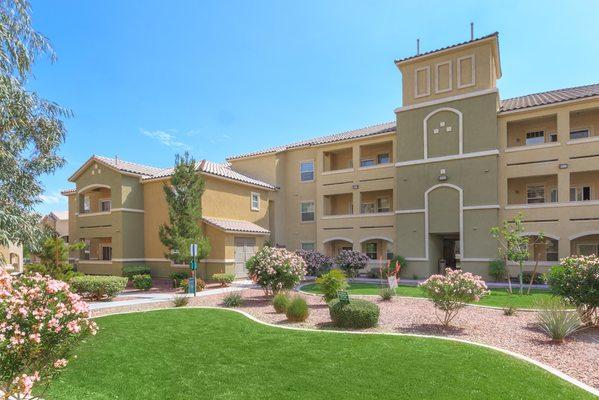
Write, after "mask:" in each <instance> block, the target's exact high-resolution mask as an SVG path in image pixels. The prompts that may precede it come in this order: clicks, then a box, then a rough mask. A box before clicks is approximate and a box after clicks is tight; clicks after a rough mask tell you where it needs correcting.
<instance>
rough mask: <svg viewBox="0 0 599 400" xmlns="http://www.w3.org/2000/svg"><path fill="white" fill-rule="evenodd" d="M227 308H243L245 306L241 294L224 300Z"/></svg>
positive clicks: (234, 294)
mask: <svg viewBox="0 0 599 400" xmlns="http://www.w3.org/2000/svg"><path fill="white" fill-rule="evenodd" d="M223 304H224V305H225V307H241V306H242V305H243V297H242V296H241V294H240V293H237V292H235V293H231V294H228V295H226V296H225V297H224V298H223Z"/></svg>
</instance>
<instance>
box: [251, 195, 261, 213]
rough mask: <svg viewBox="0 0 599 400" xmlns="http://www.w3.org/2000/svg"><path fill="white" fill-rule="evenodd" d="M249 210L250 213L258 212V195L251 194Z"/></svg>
mask: <svg viewBox="0 0 599 400" xmlns="http://www.w3.org/2000/svg"><path fill="white" fill-rule="evenodd" d="M250 208H251V209H252V211H260V193H256V192H252V198H251V200H250Z"/></svg>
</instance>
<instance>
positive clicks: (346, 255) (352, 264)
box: [335, 250, 369, 278]
mask: <svg viewBox="0 0 599 400" xmlns="http://www.w3.org/2000/svg"><path fill="white" fill-rule="evenodd" d="M368 260H369V258H368V256H367V255H366V254H364V253H360V252H359V251H353V250H341V251H340V252H339V254H338V255H337V258H336V259H335V262H336V263H337V265H338V266H339V268H341V269H342V270H343V271H345V273H346V274H347V276H349V277H350V278H355V277H356V276H358V272H359V271H360V270H361V269H364V268H366V267H367V266H368Z"/></svg>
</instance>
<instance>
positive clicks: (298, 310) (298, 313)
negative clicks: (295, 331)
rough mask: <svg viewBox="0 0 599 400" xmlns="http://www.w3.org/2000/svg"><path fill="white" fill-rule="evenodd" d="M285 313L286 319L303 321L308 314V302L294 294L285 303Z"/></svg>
mask: <svg viewBox="0 0 599 400" xmlns="http://www.w3.org/2000/svg"><path fill="white" fill-rule="evenodd" d="M285 315H286V316H287V319H288V320H289V321H292V322H304V321H305V320H306V319H307V318H308V315H310V309H309V308H308V303H306V300H305V299H304V298H303V297H301V296H294V297H293V298H291V300H290V301H289V304H287V308H286V309H285Z"/></svg>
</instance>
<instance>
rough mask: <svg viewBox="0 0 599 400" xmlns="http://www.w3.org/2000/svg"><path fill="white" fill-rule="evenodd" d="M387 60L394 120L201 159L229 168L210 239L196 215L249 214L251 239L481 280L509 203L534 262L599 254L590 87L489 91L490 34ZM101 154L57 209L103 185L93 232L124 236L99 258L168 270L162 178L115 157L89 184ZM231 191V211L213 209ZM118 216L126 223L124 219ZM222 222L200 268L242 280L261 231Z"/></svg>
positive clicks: (598, 126)
mask: <svg viewBox="0 0 599 400" xmlns="http://www.w3.org/2000/svg"><path fill="white" fill-rule="evenodd" d="M395 63H396V65H397V67H398V69H399V71H400V73H401V74H402V79H403V84H402V88H403V93H402V94H403V96H402V97H403V102H402V106H401V107H398V108H397V109H395V117H396V118H395V121H393V122H388V123H384V124H380V125H375V126H370V127H366V128H362V129H357V130H354V131H349V132H344V133H339V134H335V135H330V136H325V137H319V138H315V139H311V140H305V141H301V142H296V143H293V144H289V145H284V146H277V147H273V148H270V149H266V150H261V151H255V152H251V153H247V154H243V155H238V156H233V157H230V158H228V159H227V162H228V163H227V164H214V163H209V162H204V163H206V164H210V165H218V166H219V167H218V168H221V169H222V170H225V171H226V174H236V176H237V177H238V179H227V180H226V181H223V180H222V179H221V180H220V181H219V182H220V185H219V186H218V187H216V186H215V187H214V189H213V193H211V192H210V191H209V190H207V193H206V195H205V199H203V201H202V205H203V206H204V215H205V216H206V218H205V219H206V221H205V223H206V229H207V231H206V232H207V234H208V236H209V238H210V240H211V241H212V240H214V241H215V243H216V242H218V240H221V239H217V237H218V236H215V237H214V239H213V238H212V235H214V234H217V232H216V231H215V229H216V230H217V231H218V229H217V228H216V227H215V226H214V225H213V224H210V223H209V219H210V218H220V219H223V220H234V221H240V222H235V224H246V223H251V224H255V225H257V226H259V227H260V228H261V229H263V231H262V232H252V234H255V235H262V236H260V237H266V236H268V237H269V238H270V241H271V242H272V243H276V244H277V245H281V246H286V247H287V248H290V249H300V248H303V249H315V250H318V251H321V252H324V253H327V254H329V255H331V256H334V255H336V254H337V252H338V251H339V250H341V249H353V250H358V251H362V252H364V253H366V254H367V255H368V256H369V257H370V258H371V259H372V265H377V263H379V262H380V261H379V260H380V259H383V260H384V259H387V258H390V257H392V256H393V255H394V254H401V255H403V256H404V257H406V258H407V259H408V260H409V265H408V266H407V267H406V269H405V270H404V271H403V273H404V274H405V276H409V277H412V276H418V277H425V276H428V275H430V274H432V273H436V272H438V271H439V270H441V268H442V267H443V266H444V265H448V266H452V267H453V266H456V265H460V266H461V267H462V268H463V269H465V270H468V271H472V272H476V273H478V274H481V275H483V276H488V263H489V261H490V260H492V259H494V258H496V257H497V243H496V242H495V241H494V240H493V239H492V238H491V236H490V233H489V230H490V229H491V227H493V226H496V225H498V224H500V223H501V221H503V220H505V219H510V218H513V217H514V216H515V215H517V214H518V213H522V214H523V215H524V221H525V226H526V232H525V235H528V236H537V235H539V234H540V233H543V235H544V237H545V238H546V239H547V244H546V245H542V246H538V247H536V248H534V249H531V250H530V251H531V257H530V258H531V260H536V259H537V258H538V259H540V265H541V266H542V267H543V268H546V267H547V266H549V265H551V264H552V263H554V262H555V261H557V260H558V259H559V258H560V257H564V256H567V255H569V254H592V253H595V254H596V253H597V252H598V251H599V248H598V246H599V186H598V185H599V162H598V161H599V85H589V86H582V87H578V88H569V89H561V90H555V91H551V92H545V93H537V94H532V95H525V96H521V97H517V98H513V99H507V100H501V99H500V96H499V91H498V89H497V86H496V83H497V80H498V79H500V78H501V76H502V70H501V60H500V52H499V43H498V34H497V33H494V34H491V35H488V36H484V37H481V38H477V39H472V40H470V41H467V42H464V43H460V44H456V45H452V46H449V47H446V48H443V49H439V50H435V51H431V52H428V53H423V54H417V55H415V56H411V57H407V58H404V59H401V60H397V61H396V62H395ZM111 162H112V161H110V160H108V159H105V158H99V157H94V158H92V159H90V161H88V163H86V165H84V166H83V167H82V169H80V170H79V171H78V172H77V173H75V175H74V176H73V177H72V178H71V181H73V182H76V184H77V190H76V191H74V192H72V193H69V199H70V200H69V210H70V211H71V217H72V216H74V212H73V211H74V210H78V212H79V215H76V217H77V218H79V219H80V220H85V221H91V219H88V218H90V217H89V216H85V215H84V214H85V204H84V203H85V201H86V200H85V197H82V195H85V193H86V192H87V191H89V190H98V191H99V192H100V193H98V195H97V196H95V197H93V199H92V197H91V195H90V200H89V201H90V202H91V203H90V204H91V205H90V206H89V207H88V208H89V209H90V210H92V209H93V208H92V207H98V208H99V209H100V212H102V211H101V209H102V205H101V203H100V201H101V199H102V196H104V197H111V198H112V201H113V204H114V207H115V208H113V209H112V211H116V210H120V211H118V212H117V213H115V214H114V215H115V218H116V219H115V222H114V226H112V225H111V228H107V227H97V229H105V230H106V233H105V236H104V237H108V236H110V235H108V231H110V230H111V229H112V230H114V229H115V227H118V229H121V230H122V231H119V232H117V233H115V234H112V240H115V238H116V237H118V238H119V240H120V241H122V242H120V243H119V244H118V245H116V244H113V247H114V249H113V250H111V251H113V252H114V254H115V256H114V257H115V258H112V264H111V265H112V267H111V268H113V270H114V268H115V267H114V265H118V262H119V261H118V260H121V261H120V262H125V261H127V262H128V261H130V260H131V259H136V260H137V259H139V261H141V260H145V261H150V262H156V263H158V262H159V263H161V264H160V265H161V266H162V267H161V268H162V269H161V271H167V270H169V268H174V267H172V266H169V264H168V263H167V262H166V261H165V260H164V259H160V261H158V259H159V258H160V257H161V254H163V253H164V249H163V248H162V247H161V245H160V243H159V242H158V241H157V237H158V234H157V226H158V225H159V224H160V223H161V222H163V221H165V220H166V209H165V205H164V200H163V196H162V195H161V193H160V190H161V185H162V184H163V183H164V182H165V181H166V180H168V173H165V172H164V171H163V170H159V169H154V168H152V167H145V166H141V167H138V166H135V165H136V164H131V163H124V162H120V161H119V162H118V163H123V164H122V165H127V166H128V167H127V168H129V169H128V170H127V169H123V168H124V167H122V165H117V163H116V162H115V163H113V164H112V168H108V169H106V170H107V172H109V174H113V173H114V175H115V176H119V177H121V178H118V179H120V180H121V181H122V182H121V181H119V182H121V183H119V184H120V185H121V186H122V188H116V187H115V186H112V185H113V184H112V183H104V185H105V186H100V187H98V186H93V185H97V184H98V183H99V182H100V181H99V179H100V175H99V174H96V175H93V174H91V175H90V173H91V172H90V171H92V172H93V168H94V167H93V165H103V166H107V165H108V164H109V163H111ZM84 167H85V168H84ZM90 168H91V170H90ZM139 168H141V170H140V169H139ZM133 170H135V171H133ZM84 171H86V172H85V173H84ZM118 171H120V172H118ZM132 171H133V172H132ZM161 171H162V172H161ZM200 173H203V174H206V177H207V178H210V179H217V178H215V177H214V176H212V175H210V174H209V173H206V172H205V171H204V170H203V169H201V168H200ZM221 175H222V174H221ZM104 177H106V175H104V176H103V177H102V179H104ZM125 177H126V179H124V178H125ZM115 179H116V178H115ZM125 180H126V182H127V184H126V185H125V184H124V182H125ZM80 181H81V182H80ZM115 182H116V181H115ZM153 182H154V185H155V186H152V183H153ZM156 182H159V183H158V184H156ZM240 182H244V183H243V184H241V183H240ZM249 182H250V183H249ZM136 185H139V186H136ZM248 185H249V186H248ZM125 187H126V188H127V190H125ZM134 187H135V188H137V187H139V189H133V188H134ZM208 187H209V185H208V182H207V188H208ZM92 188H93V189H92ZM107 189H109V190H112V195H111V196H107V195H106V190H107ZM254 189H255V190H256V193H259V197H258V198H259V202H260V204H261V205H260V207H259V209H260V211H259V213H258V214H256V212H255V211H253V210H252V204H254V203H255V202H254V199H255V198H254V197H253V196H254V194H253V193H254ZM233 192H236V194H233ZM133 193H137V194H133ZM133 199H138V200H133ZM212 199H221V201H220V202H219V201H214V200H212ZM233 199H235V201H238V203H236V204H238V207H226V206H224V204H225V203H227V202H229V201H234V200H233ZM82 202H83V208H81V207H82ZM133 202H136V203H135V205H128V204H129V203H131V204H132V203H133ZM71 203H73V205H71ZM212 203H214V204H213V205H211V204H212ZM131 209H135V210H134V211H132V210H131ZM136 213H137V214H136ZM82 214H83V215H82ZM92 214H93V212H92ZM117 216H118V217H117ZM129 220H139V221H140V222H137V223H136V225H135V226H136V228H135V229H130V228H128V226H129V225H130V224H131V223H130V222H127V221H129ZM75 221H76V220H73V223H72V225H71V232H75V231H76V230H77V228H76V227H77V226H79V228H78V229H79V230H78V231H77V232H78V233H77V235H78V236H77V237H79V238H83V237H90V235H89V234H87V236H86V235H83V234H82V233H81V230H82V228H84V226H83V225H82V224H81V223H80V222H75ZM86 224H87V222H86ZM94 224H97V222H94ZM119 224H120V225H119ZM220 226H221V228H220V231H219V232H221V233H222V232H223V228H222V224H221V225H220ZM85 229H91V228H90V227H89V226H87V227H86V228H85ZM94 229H96V228H94ZM253 229H256V230H257V228H253ZM130 232H134V233H135V234H134V235H133V236H131V233H130ZM224 232H227V229H224ZM221 233H218V234H221ZM230 233H231V235H230V236H229V239H222V240H221V242H222V243H223V245H222V246H221V245H217V246H213V251H214V252H215V253H214V254H215V255H212V254H211V255H210V259H209V260H208V262H207V263H206V264H207V268H211V269H210V271H216V270H221V269H222V270H235V271H237V273H238V274H240V275H243V273H244V269H243V265H242V260H243V259H244V257H247V255H248V254H252V253H253V251H255V249H256V248H257V247H259V245H260V243H261V242H262V240H260V241H254V242H250V243H249V246H244V245H240V243H243V240H244V239H238V236H236V235H239V234H240V232H239V231H231V232H230ZM94 234H95V235H96V237H97V236H98V235H99V233H94ZM71 236H72V237H75V236H74V234H71ZM142 237H143V239H141V238H142ZM241 237H242V236H239V238H241ZM227 240H228V241H227ZM135 241H140V243H141V242H143V245H142V244H139V245H134V242H135ZM219 243H220V242H219ZM136 246H137V247H136ZM227 246H228V247H227ZM93 247H94V246H92V248H93ZM221 247H222V248H223V249H222V250H220V249H221ZM133 249H136V250H135V251H133ZM94 251H95V250H94ZM103 251H104V250H103ZM217 252H219V253H218V254H219V255H216V254H217ZM117 253H118V257H117V255H116V254H117ZM210 260H214V261H215V262H214V263H211V262H210ZM115 263H116V264H115ZM531 263H532V261H531V262H530V263H529V264H531ZM89 271H90V272H94V273H97V272H98V270H97V269H90V270H89ZM207 271H208V270H207Z"/></svg>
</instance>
